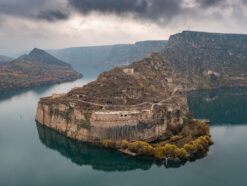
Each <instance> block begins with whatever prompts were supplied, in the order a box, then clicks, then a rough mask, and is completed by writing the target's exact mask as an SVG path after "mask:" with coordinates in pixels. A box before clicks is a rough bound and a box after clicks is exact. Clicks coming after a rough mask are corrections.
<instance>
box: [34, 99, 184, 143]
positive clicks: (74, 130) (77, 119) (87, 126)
mask: <svg viewBox="0 0 247 186" xmlns="http://www.w3.org/2000/svg"><path fill="white" fill-rule="evenodd" d="M183 101H184V100H183ZM178 103H179V104H178ZM178 103H177V104H174V103H173V104H160V103H159V104H153V105H152V106H151V107H150V109H145V110H130V109H129V110H128V111H95V112H93V113H91V115H90V118H89V119H88V118H87V117H86V115H87V113H86V111H84V110H81V109H79V108H77V107H76V106H75V105H73V104H70V106H68V105H64V104H61V103H58V104H56V103H53V104H46V103H42V102H39V104H38V109H37V115H36V120H37V121H38V122H39V123H41V124H44V125H46V126H47V127H50V128H53V129H55V130H57V131H59V132H61V133H63V134H65V135H66V136H67V137H70V138H73V139H77V140H80V141H87V142H102V141H103V140H105V139H109V140H123V139H126V140H128V141H137V140H143V141H154V140H156V139H157V138H159V137H161V136H162V135H164V133H165V132H166V130H167V127H168V126H169V125H170V126H173V127H174V126H177V125H180V124H182V122H183V116H184V114H185V112H186V111H187V107H186V105H187V103H186V102H185V103H184V102H181V100H178Z"/></svg>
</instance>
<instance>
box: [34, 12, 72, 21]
mask: <svg viewBox="0 0 247 186" xmlns="http://www.w3.org/2000/svg"><path fill="white" fill-rule="evenodd" d="M37 18H39V19H44V20H47V21H57V20H66V19H68V18H69V14H68V13H66V12H62V11H60V10H47V11H41V12H39V14H38V16H37Z"/></svg>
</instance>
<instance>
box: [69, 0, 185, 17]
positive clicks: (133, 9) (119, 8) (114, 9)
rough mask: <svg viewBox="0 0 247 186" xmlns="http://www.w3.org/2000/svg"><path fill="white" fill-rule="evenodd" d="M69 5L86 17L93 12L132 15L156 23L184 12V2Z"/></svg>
mask: <svg viewBox="0 0 247 186" xmlns="http://www.w3.org/2000/svg"><path fill="white" fill-rule="evenodd" d="M69 4H70V5H71V6H72V7H74V8H75V9H76V10H78V11H79V12H80V13H82V14H84V15H87V14H89V13H91V12H93V11H96V12H100V13H104V14H107V13H114V14H117V15H124V14H129V13H130V14H132V15H134V16H135V17H137V18H141V19H149V20H155V21H162V20H163V21H164V20H169V19H171V18H173V17H175V16H176V15H179V14H180V12H181V11H182V6H181V5H182V0H100V1H99V0H69Z"/></svg>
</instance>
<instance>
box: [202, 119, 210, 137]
mask: <svg viewBox="0 0 247 186" xmlns="http://www.w3.org/2000/svg"><path fill="white" fill-rule="evenodd" d="M200 125H201V127H202V130H204V135H209V125H208V124H207V123H206V122H205V121H201V122H200Z"/></svg>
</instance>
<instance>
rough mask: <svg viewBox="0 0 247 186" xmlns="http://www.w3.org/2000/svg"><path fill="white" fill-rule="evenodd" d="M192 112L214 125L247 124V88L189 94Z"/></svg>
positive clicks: (201, 91)
mask: <svg viewBox="0 0 247 186" xmlns="http://www.w3.org/2000/svg"><path fill="white" fill-rule="evenodd" d="M188 104H189V108H190V111H191V112H192V113H193V114H194V116H195V117H196V118H200V119H209V120H210V121H211V123H212V124H213V125H223V124H224V125H225V124H238V125H239V124H246V123H247V88H222V89H215V90H200V91H193V92H191V93H189V94H188Z"/></svg>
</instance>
